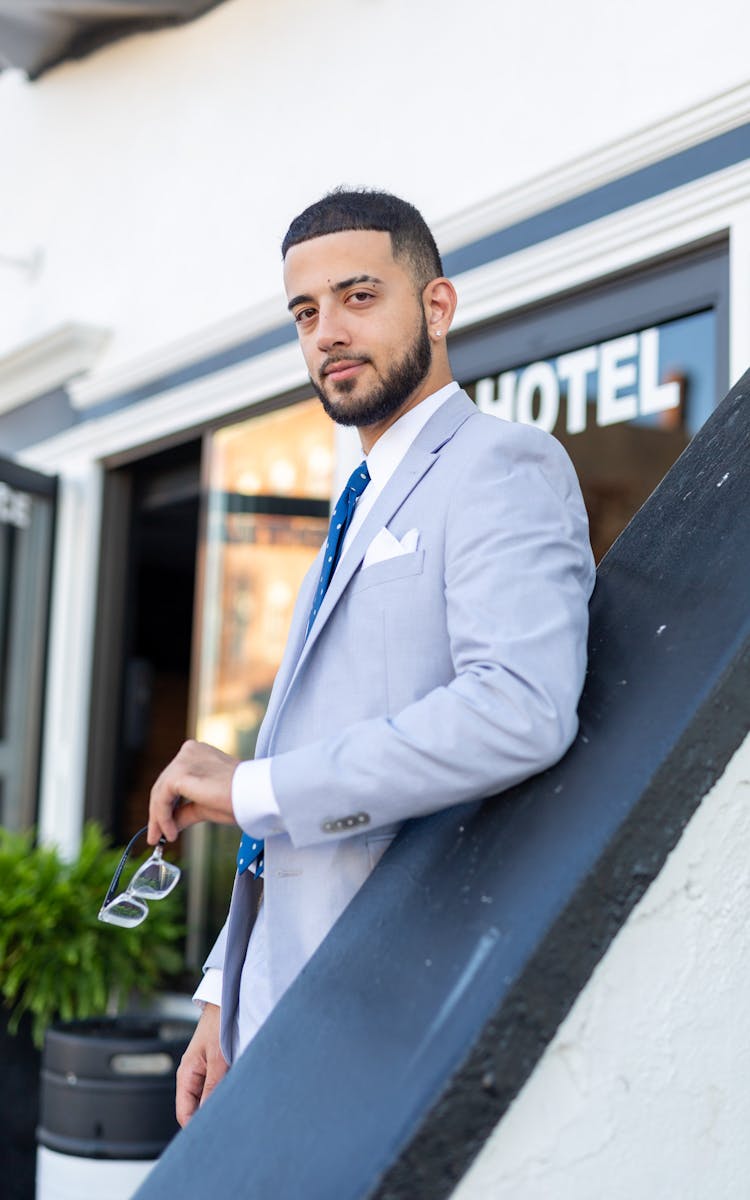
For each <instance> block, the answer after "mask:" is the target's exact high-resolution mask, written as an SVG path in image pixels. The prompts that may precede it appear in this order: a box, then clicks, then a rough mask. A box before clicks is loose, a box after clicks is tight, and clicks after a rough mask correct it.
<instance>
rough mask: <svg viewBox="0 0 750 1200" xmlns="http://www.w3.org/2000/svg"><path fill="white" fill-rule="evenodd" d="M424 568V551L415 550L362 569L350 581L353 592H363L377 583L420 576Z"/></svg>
mask: <svg viewBox="0 0 750 1200" xmlns="http://www.w3.org/2000/svg"><path fill="white" fill-rule="evenodd" d="M423 567H424V550H415V551H414V552H413V553H412V554H396V555H394V557H393V558H386V559H384V560H383V561H382V562H378V563H373V565H372V566H371V567H364V568H363V569H361V570H360V571H359V574H358V575H357V576H356V578H355V579H354V580H353V581H352V587H351V590H352V591H353V592H363V591H365V589H366V588H371V587H377V585H378V584H379V583H391V582H393V581H394V580H396V579H408V578H409V576H413V575H421V574H422V568H423Z"/></svg>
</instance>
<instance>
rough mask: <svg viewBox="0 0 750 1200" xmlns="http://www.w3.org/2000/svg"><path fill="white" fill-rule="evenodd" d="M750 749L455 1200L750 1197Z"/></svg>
mask: <svg viewBox="0 0 750 1200" xmlns="http://www.w3.org/2000/svg"><path fill="white" fill-rule="evenodd" d="M749 859H750V738H748V739H747V740H746V741H745V743H744V745H743V746H742V747H741V748H740V750H738V752H737V753H736V754H735V756H734V758H733V759H732V761H731V762H730V764H729V766H728V768H727V770H726V772H725V774H724V776H723V777H722V779H721V780H720V781H719V782H718V783H717V785H716V786H715V787H714V788H713V790H712V791H711V792H710V793H709V795H708V796H707V797H706V798H705V800H704V801H703V803H702V805H701V807H700V808H699V809H698V811H697V812H696V814H695V815H694V817H693V818H692V820H691V821H690V823H689V825H688V827H687V829H686V831H685V833H684V835H683V837H682V839H681V840H680V842H679V843H678V845H677V846H676V848H675V850H674V851H673V852H672V854H671V855H670V857H669V859H668V860H667V863H666V865H665V867H664V869H663V870H662V872H661V873H660V875H659V876H658V878H657V879H656V880H655V882H654V883H653V884H652V886H651V887H650V888H649V889H648V891H647V892H646V894H645V896H644V897H643V899H642V900H641V902H640V903H639V904H638V905H637V907H636V908H635V910H634V911H633V913H632V914H631V916H630V917H629V919H628V920H627V922H626V923H625V925H624V926H623V928H622V929H621V930H620V932H619V933H618V935H617V937H616V938H615V940H614V942H613V943H612V945H611V947H610V949H609V951H608V952H607V954H606V955H605V957H604V959H603V960H602V961H601V962H600V964H599V965H598V967H597V968H596V970H595V971H594V973H593V975H592V977H591V979H590V981H589V983H588V984H587V986H586V987H585V988H584V990H583V991H582V992H581V994H580V996H579V997H578V999H577V1000H576V1003H575V1004H574V1006H573V1008H572V1009H571V1011H570V1013H569V1014H568V1016H567V1018H566V1019H565V1020H564V1021H563V1023H562V1025H561V1026H560V1028H559V1030H558V1032H557V1034H556V1036H555V1038H554V1040H553V1041H552V1042H551V1044H550V1045H549V1047H548V1048H547V1050H546V1052H545V1053H544V1055H543V1056H542V1058H541V1059H540V1061H539V1064H538V1065H537V1067H536V1069H535V1071H534V1073H533V1074H532V1076H531V1078H530V1079H529V1081H528V1082H527V1084H526V1086H525V1087H524V1088H523V1090H522V1091H521V1093H520V1094H519V1096H518V1097H517V1099H516V1101H515V1102H514V1104H513V1105H512V1106H511V1108H510V1109H509V1110H508V1112H507V1114H506V1116H505V1118H504V1119H503V1120H502V1121H501V1122H500V1124H499V1125H498V1126H497V1128H496V1129H495V1131H494V1133H493V1134H492V1135H491V1137H490V1138H489V1139H488V1141H487V1142H486V1144H485V1146H484V1148H483V1150H482V1151H481V1152H480V1154H479V1156H478V1158H477V1159H476V1160H475V1162H474V1164H473V1166H472V1167H471V1168H470V1170H469V1172H468V1173H467V1175H465V1176H464V1179H463V1180H462V1182H461V1184H460V1185H459V1186H458V1188H457V1189H456V1190H455V1192H454V1193H453V1196H452V1200H490V1198H491V1200H602V1197H606V1200H632V1198H633V1197H634V1196H643V1197H646V1198H647V1200H655V1198H656V1197H659V1198H663V1200H672V1198H673V1197H674V1198H678V1197H679V1200H707V1197H712V1196H717V1197H719V1196H720V1197H721V1198H722V1200H746V1197H747V1196H750V1144H749V1143H748V1136H747V1130H748V1127H749V1126H750V1086H748V1075H749V1074H750V1004H749V1003H748V997H750V920H749V918H750V876H749V875H748V869H747V864H748V860H749Z"/></svg>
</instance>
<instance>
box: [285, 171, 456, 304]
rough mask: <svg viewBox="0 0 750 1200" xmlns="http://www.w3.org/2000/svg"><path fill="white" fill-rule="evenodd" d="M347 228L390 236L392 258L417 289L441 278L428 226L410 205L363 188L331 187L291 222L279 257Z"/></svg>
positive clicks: (388, 194)
mask: <svg viewBox="0 0 750 1200" xmlns="http://www.w3.org/2000/svg"><path fill="white" fill-rule="evenodd" d="M350 229H376V230H379V231H382V232H383V233H389V234H390V235H391V249H392V252H393V257H394V258H402V259H403V258H405V259H408V261H409V266H410V268H411V273H412V276H413V278H414V282H415V284H416V286H417V289H418V291H420V292H421V291H422V288H423V287H425V286H426V285H427V284H428V283H429V282H430V280H432V279H437V278H438V276H440V275H442V274H443V264H442V262H441V261H440V253H439V251H438V248H437V245H436V244H435V239H434V237H433V236H432V234H431V232H430V229H429V226H428V225H427V222H426V221H425V219H424V217H423V216H422V214H421V213H420V212H419V210H418V209H416V208H415V207H414V205H413V204H409V203H408V202H407V201H406V200H400V199H399V197H398V196H392V195H391V193H390V192H376V191H372V190H371V189H369V188H358V189H355V190H349V189H344V188H336V189H335V190H334V191H332V192H329V193H328V195H326V196H324V197H323V198H322V200H317V201H316V202H315V204H311V205H310V207H309V208H306V209H305V211H304V212H302V213H300V215H299V216H298V217H295V218H294V220H293V221H292V223H291V225H290V226H289V229H288V230H287V232H286V236H285V238H284V240H283V242H282V243H281V255H282V258H286V255H287V251H288V250H290V249H291V247H292V246H297V245H299V243H300V242H309V241H310V240H311V239H312V238H317V237H324V236H325V235H326V234H328V233H343V232H344V231H347V230H350Z"/></svg>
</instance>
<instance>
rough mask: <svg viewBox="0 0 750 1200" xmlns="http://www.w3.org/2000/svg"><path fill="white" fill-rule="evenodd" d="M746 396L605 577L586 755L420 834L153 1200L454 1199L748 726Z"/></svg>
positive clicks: (696, 451)
mask: <svg viewBox="0 0 750 1200" xmlns="http://www.w3.org/2000/svg"><path fill="white" fill-rule="evenodd" d="M749 392H750V373H748V374H747V375H745V376H744V377H743V379H742V380H741V381H740V383H739V384H738V385H737V386H736V387H735V388H734V389H733V390H732V392H730V394H729V396H728V397H727V398H726V399H725V401H724V402H723V403H722V405H721V406H720V407H719V409H718V410H717V412H716V413H715V414H714V416H713V417H712V418H711V420H710V421H709V422H708V423H707V425H706V426H705V427H704V429H703V430H702V431H701V433H700V434H699V435H698V437H697V438H696V439H695V440H694V442H693V443H692V444H691V445H690V446H689V447H688V449H687V450H686V452H685V454H683V456H682V457H681V458H680V460H679V462H678V463H677V464H676V465H675V467H674V468H673V469H672V471H670V473H669V475H668V476H667V478H666V479H665V480H664V481H663V483H662V484H661V485H660V487H659V488H658V489H657V491H656V492H655V493H654V495H653V496H652V497H651V499H650V500H649V501H648V503H647V504H646V505H645V506H644V508H643V509H641V511H640V512H639V513H638V514H637V516H636V517H635V519H634V520H633V522H632V523H631V525H630V526H629V527H628V529H627V530H626V531H625V533H624V534H623V535H622V537H621V538H620V539H618V541H617V543H616V544H615V546H614V547H613V549H612V550H611V551H610V553H609V555H607V558H606V559H605V560H604V562H603V564H602V566H601V568H600V571H599V578H598V584H597V588H596V591H595V594H594V598H593V601H592V610H591V615H592V626H591V638H590V669H589V675H588V680H587V684H586V688H585V692H584V696H583V698H582V701H581V706H580V718H581V728H580V733H579V736H578V738H577V740H576V743H575V745H574V746H573V747H572V749H571V750H570V752H569V753H568V754H567V755H566V756H565V758H564V759H563V761H562V762H561V763H559V764H557V766H555V767H554V768H552V769H551V770H549V771H547V772H545V773H544V774H543V775H540V776H537V777H536V778H534V779H532V780H529V781H528V782H527V783H526V784H524V785H521V786H520V787H518V788H515V789H513V790H512V791H509V792H506V793H504V794H503V795H502V796H501V797H498V798H496V799H493V800H490V801H487V802H485V803H483V804H474V805H469V806H464V807H463V808H461V809H456V810H453V811H451V812H447V813H442V814H439V815H438V816H436V817H431V818H428V819H426V820H423V821H421V822H413V823H411V824H410V825H409V826H408V827H406V828H405V829H404V831H403V832H402V834H401V835H400V837H399V838H398V839H397V841H396V843H395V844H394V845H393V847H392V848H391V850H390V851H389V852H388V854H387V855H386V856H385V858H384V859H383V860H382V862H381V864H380V866H379V867H378V869H377V870H376V871H375V872H374V873H373V875H372V876H371V878H370V879H369V880H368V881H367V884H366V885H365V887H364V888H363V889H362V891H361V892H360V893H359V894H358V895H357V897H356V898H355V900H354V901H353V902H352V904H351V905H350V906H349V908H348V909H347V910H346V912H345V913H344V914H343V916H342V918H341V920H340V921H339V922H338V923H337V925H336V926H335V928H334V929H333V930H332V932H331V934H330V935H329V937H328V938H327V939H326V941H325V942H324V943H323V945H322V946H321V948H320V950H319V951H318V953H317V954H316V955H315V957H314V958H313V960H312V961H311V962H310V963H309V964H308V966H307V968H306V969H305V971H303V973H302V974H301V976H300V977H299V979H298V980H297V981H296V983H295V984H294V985H293V987H292V988H290V990H289V992H288V993H287V994H286V996H285V997H284V999H283V1000H282V1002H281V1003H280V1005H279V1006H278V1008H277V1009H276V1011H275V1012H274V1014H273V1015H272V1017H271V1018H270V1019H269V1021H268V1022H267V1023H266V1025H265V1026H264V1028H263V1029H262V1030H261V1031H260V1033H259V1035H258V1036H257V1038H256V1039H255V1041H254V1042H253V1043H252V1044H251V1046H250V1047H249V1048H248V1050H247V1052H246V1053H245V1055H244V1056H243V1057H242V1059H241V1060H240V1061H239V1062H238V1063H237V1065H236V1066H235V1067H234V1068H233V1069H232V1071H231V1072H230V1074H229V1075H228V1076H227V1078H226V1080H225V1081H224V1082H223V1083H222V1085H221V1086H220V1088H219V1089H217V1092H216V1093H215V1095H214V1096H213V1097H212V1098H211V1100H210V1102H209V1103H208V1104H207V1105H206V1106H205V1107H204V1108H203V1109H202V1110H201V1111H200V1112H199V1113H198V1115H197V1116H196V1117H195V1119H194V1120H193V1122H191V1124H190V1126H189V1127H188V1129H187V1130H186V1131H185V1132H184V1133H183V1134H181V1135H180V1136H179V1137H178V1138H177V1139H176V1140H175V1142H174V1143H173V1144H172V1146H170V1147H169V1149H168V1150H167V1152H166V1153H165V1155H164V1156H163V1158H162V1160H161V1161H160V1163H159V1164H158V1165H157V1167H156V1168H155V1170H154V1171H153V1172H152V1174H151V1176H150V1177H149V1179H148V1180H147V1181H146V1183H145V1184H144V1185H143V1187H142V1188H141V1190H140V1191H139V1192H138V1196H139V1197H140V1198H141V1200H150V1198H151V1197H154V1198H156V1197H157V1196H158V1197H161V1196H162V1195H163V1194H164V1193H165V1191H166V1192H174V1193H175V1194H176V1193H177V1192H179V1193H180V1194H181V1195H184V1196H185V1197H186V1198H188V1200H189V1198H191V1197H199V1196H204V1195H207V1194H215V1195H230V1194H234V1192H235V1191H236V1193H237V1194H242V1195H246V1196H256V1195H257V1196H259V1197H260V1196H266V1195H274V1196H276V1197H279V1198H280V1200H296V1198H297V1197H299V1196H304V1197H305V1198H306V1200H331V1198H332V1197H335V1198H336V1200H349V1198H351V1200H354V1198H355V1197H356V1198H361V1197H378V1198H381V1200H406V1198H407V1197H408V1200H421V1198H427V1197H429V1198H430V1200H436V1198H438V1197H443V1196H448V1195H450V1193H451V1191H452V1190H453V1188H454V1186H455V1184H456V1182H457V1181H458V1180H459V1179H460V1178H461V1177H462V1176H463V1174H464V1173H465V1171H466V1169H467V1167H468V1165H469V1164H470V1162H471V1161H472V1159H473V1158H474V1156H475V1155H476V1153H477V1152H478V1150H479V1149H480V1148H481V1146H482V1144H483V1143H484V1141H485V1139H486V1138H487V1136H488V1135H489V1133H490V1132H491V1130H492V1129H493V1128H494V1127H495V1126H496V1124H497V1123H498V1121H499V1120H500V1118H501V1116H502V1115H503V1113H504V1112H505V1111H506V1110H507V1108H508V1106H509V1105H510V1103H511V1102H512V1100H513V1099H514V1097H515V1096H516V1095H517V1094H518V1092H519V1091H520V1089H521V1088H522V1087H523V1085H524V1083H525V1082H526V1080H527V1079H528V1078H529V1076H530V1074H531V1072H532V1071H533V1068H534V1066H535V1064H536V1063H537V1062H538V1060H539V1058H540V1056H541V1055H542V1053H543V1052H544V1050H545V1047H546V1046H547V1045H548V1044H549V1043H550V1041H551V1039H552V1038H553V1036H554V1034H555V1031H556V1030H557V1028H558V1026H559V1024H560V1022H561V1021H562V1019H563V1018H564V1017H565V1015H566V1013H567V1012H568V1011H569V1010H570V1008H571V1006H572V1004H573V1003H574V1001H575V999H576V997H577V996H578V994H579V993H580V991H581V989H582V988H583V987H584V985H585V983H586V981H587V980H588V979H589V977H590V975H591V973H592V971H593V969H594V967H595V966H596V964H597V963H598V962H599V961H600V959H601V958H602V956H603V955H604V953H605V951H606V949H607V947H608V946H609V944H610V943H611V941H612V939H613V937H614V936H615V934H616V933H617V931H618V930H619V929H620V928H621V926H622V924H623V922H624V921H625V919H626V918H627V916H628V915H629V913H630V912H631V911H632V909H633V907H634V905H635V904H636V903H637V902H638V900H639V899H640V898H641V896H642V895H643V893H644V891H645V890H646V888H647V887H648V885H649V884H650V883H651V881H652V880H653V879H654V878H655V877H656V875H657V874H658V873H659V871H660V869H661V867H662V865H663V863H664V861H665V859H666V857H667V855H668V854H669V852H670V850H671V849H672V848H673V847H674V845H675V844H676V843H677V841H678V840H679V838H680V835H681V833H682V831H683V829H684V827H685V825H686V823H687V822H688V820H689V819H690V817H691V815H692V814H693V812H694V811H695V809H696V807H697V806H698V804H699V803H700V801H701V799H702V798H703V797H704V796H705V795H706V794H707V792H708V791H709V790H710V788H711V787H712V786H713V784H714V783H715V782H716V780H717V779H718V778H719V777H720V776H721V774H722V772H723V771H724V768H725V766H726V764H727V762H728V761H729V759H730V757H731V755H732V754H733V752H734V751H735V750H736V749H737V747H738V746H739V744H740V743H741V742H742V740H743V738H744V735H745V733H746V730H747V723H748V720H747V717H748V702H747V696H748V694H750V686H749V685H750V636H749V635H750V572H748V570H747V564H748V563H749V562H750V523H749V522H748V520H747V516H746V509H747V499H746V498H747V496H748V494H750V466H749V465H748V464H749V463H750V454H749V453H748V451H750V421H749V420H748V414H749V412H750V409H749V408H748V393H749ZM394 786H397V781H394Z"/></svg>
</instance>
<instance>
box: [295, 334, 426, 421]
mask: <svg viewBox="0 0 750 1200" xmlns="http://www.w3.org/2000/svg"><path fill="white" fill-rule="evenodd" d="M340 357H341V359H342V360H344V359H348V358H356V360H357V361H358V362H371V361H372V360H371V359H369V358H366V357H362V356H360V355H341V356H340ZM330 361H331V362H333V361H335V360H334V359H332V360H330ZM431 365H432V345H431V343H430V335H429V333H428V332H427V322H426V321H425V318H424V313H423V314H422V320H421V324H420V328H419V330H418V332H417V334H416V335H415V337H414V340H413V341H412V343H411V345H409V346H407V348H406V350H405V351H404V355H403V357H402V358H401V360H400V362H397V363H395V364H394V365H393V366H392V367H391V368H390V369H389V371H388V372H387V374H386V375H384V376H383V378H382V380H381V382H380V383H379V384H377V385H376V386H375V387H373V388H372V389H371V390H370V391H369V392H367V393H366V395H364V396H360V397H359V399H357V400H352V401H350V402H348V403H347V401H346V400H343V401H340V400H338V399H336V398H335V397H334V396H332V395H331V393H330V391H328V390H326V388H325V384H324V383H323V384H318V383H316V382H315V380H314V379H313V378H312V376H311V377H310V382H311V384H312V385H313V387H314V389H315V391H316V392H317V395H318V398H319V399H320V402H321V404H322V405H323V408H324V410H325V412H326V413H327V414H328V416H329V417H330V418H331V420H332V421H336V422H337V424H339V425H356V426H357V428H362V427H363V426H365V425H377V424H378V423H379V422H380V421H385V420H386V419H387V418H388V417H390V416H392V415H393V414H394V413H396V412H398V410H399V409H400V408H402V407H403V405H404V404H405V403H406V401H407V400H408V399H409V397H410V396H411V395H412V394H413V393H414V392H415V391H416V390H417V388H418V387H419V385H420V383H422V381H423V379H425V377H426V376H427V373H428V371H429V369H430V367H431ZM323 379H325V376H323ZM334 386H335V389H336V395H337V396H342V397H346V396H350V395H351V393H352V392H353V391H354V389H355V387H356V386H357V380H356V379H345V380H342V382H341V383H337V384H335V385H334Z"/></svg>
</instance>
